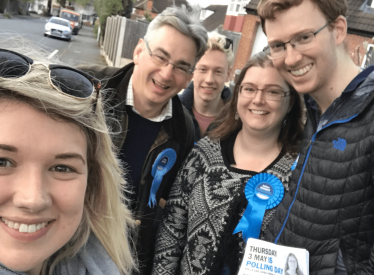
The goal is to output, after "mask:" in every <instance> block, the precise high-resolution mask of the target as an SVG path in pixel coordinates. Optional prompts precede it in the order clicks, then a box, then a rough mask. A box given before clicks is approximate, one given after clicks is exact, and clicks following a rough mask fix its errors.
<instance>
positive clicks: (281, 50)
mask: <svg viewBox="0 0 374 275" xmlns="http://www.w3.org/2000/svg"><path fill="white" fill-rule="evenodd" d="M330 23H331V21H329V22H327V23H326V25H324V26H323V27H322V28H320V29H319V30H317V31H315V32H305V33H302V34H299V35H296V36H295V37H294V38H292V39H291V40H290V41H288V42H285V43H283V42H274V43H270V44H269V45H268V46H266V47H265V48H264V49H263V51H264V52H265V53H266V54H267V56H268V57H269V58H270V59H277V58H281V57H283V56H285V55H286V44H288V43H290V44H291V46H292V47H293V48H294V49H295V50H297V51H299V52H302V51H306V50H309V49H310V48H312V47H313V46H314V43H313V42H314V41H315V38H316V35H317V34H318V33H319V32H320V31H322V30H323V29H324V28H326V27H327V26H328V25H329V24H330Z"/></svg>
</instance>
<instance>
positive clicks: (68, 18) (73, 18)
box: [61, 12, 79, 22]
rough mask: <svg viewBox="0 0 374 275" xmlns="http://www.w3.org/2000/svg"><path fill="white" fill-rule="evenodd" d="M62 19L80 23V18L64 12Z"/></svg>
mask: <svg viewBox="0 0 374 275" xmlns="http://www.w3.org/2000/svg"><path fill="white" fill-rule="evenodd" d="M61 18H64V19H67V20H69V21H74V22H78V20H79V16H78V15H76V14H72V13H68V12H62V13H61Z"/></svg>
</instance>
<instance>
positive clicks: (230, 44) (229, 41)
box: [223, 37, 234, 50]
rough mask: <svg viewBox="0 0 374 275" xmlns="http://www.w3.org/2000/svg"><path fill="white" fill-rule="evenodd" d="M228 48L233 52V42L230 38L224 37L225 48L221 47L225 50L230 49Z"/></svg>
mask: <svg viewBox="0 0 374 275" xmlns="http://www.w3.org/2000/svg"><path fill="white" fill-rule="evenodd" d="M230 46H231V47H232V50H234V41H233V40H232V39H230V38H227V37H226V43H225V46H224V47H223V48H224V49H225V50H228V49H230Z"/></svg>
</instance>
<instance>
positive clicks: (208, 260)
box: [152, 137, 294, 275]
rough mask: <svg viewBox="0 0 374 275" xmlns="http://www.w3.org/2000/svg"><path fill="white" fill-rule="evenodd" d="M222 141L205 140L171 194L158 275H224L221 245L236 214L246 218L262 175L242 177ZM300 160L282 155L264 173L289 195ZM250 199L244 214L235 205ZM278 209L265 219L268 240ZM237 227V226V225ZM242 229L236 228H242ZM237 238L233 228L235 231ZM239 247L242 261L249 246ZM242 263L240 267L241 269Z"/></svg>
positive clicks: (157, 251)
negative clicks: (251, 186)
mask: <svg viewBox="0 0 374 275" xmlns="http://www.w3.org/2000/svg"><path fill="white" fill-rule="evenodd" d="M222 151H223V150H221V143H220V142H219V141H212V140H210V139H209V138H208V137H205V138H203V139H201V140H200V141H199V142H198V143H197V145H195V147H194V148H193V150H192V151H191V152H190V154H189V155H188V157H187V159H186V160H185V162H184V164H183V165H182V167H181V168H180V170H179V172H178V175H177V178H176V180H175V182H174V185H173V187H172V189H171V191H170V195H169V199H168V202H167V204H166V207H165V212H164V217H163V220H162V223H161V226H160V229H159V232H158V237H157V242H156V248H155V258H154V263H153V271H152V274H154V275H155V274H162V275H166V274H167V275H171V274H194V275H200V274H219V273H220V274H222V269H221V271H219V269H218V270H217V266H218V268H219V266H221V265H222V262H221V261H220V260H219V257H217V255H218V254H219V253H221V254H222V253H223V254H225V253H226V251H220V250H223V249H222V246H221V241H222V238H223V235H224V232H225V231H226V232H227V227H228V224H229V222H228V220H230V216H232V215H235V213H236V214H237V216H238V219H237V220H239V219H240V217H241V215H243V213H244V210H245V207H246V204H247V200H246V199H245V197H244V194H243V193H244V187H245V184H246V183H247V181H248V180H249V179H250V178H251V177H252V176H254V175H255V174H256V173H255V172H252V174H250V173H243V174H241V173H238V169H235V168H232V167H231V166H230V165H229V164H228V163H227V161H226V163H225V161H224V157H223V154H222ZM293 161H294V158H293V157H292V156H291V155H290V154H288V153H285V154H284V153H283V154H282V153H281V154H280V156H279V157H278V158H277V160H276V161H274V162H273V163H272V164H271V165H270V166H269V167H267V168H266V169H265V170H264V171H262V172H265V173H270V174H272V175H275V176H276V177H278V178H279V179H280V180H281V181H282V183H283V185H284V187H285V192H288V183H289V180H290V176H291V170H290V167H291V165H292V163H293ZM243 199H244V200H245V202H246V203H245V205H242V207H241V208H240V210H235V209H238V208H237V207H236V208H234V207H233V206H234V205H235V203H236V204H238V203H237V201H238V200H242V201H243ZM274 212H275V209H271V210H267V211H266V213H265V217H264V220H263V224H262V228H261V234H260V238H262V237H263V236H264V235H265V233H266V230H267V227H268V225H269V223H270V221H271V219H272V217H273V214H274ZM236 224H237V223H236ZM236 224H235V225H234V226H236ZM230 230H231V233H228V234H229V235H232V232H233V230H232V228H231V229H230ZM237 235H239V236H238V237H240V240H241V241H238V242H237V243H239V248H238V247H237V246H238V245H235V246H236V247H237V249H238V253H239V254H240V255H238V256H236V261H239V260H238V258H240V259H241V258H242V254H243V253H244V242H243V240H242V238H241V232H240V233H238V234H237ZM239 264H240V262H239V263H238V264H237V265H239Z"/></svg>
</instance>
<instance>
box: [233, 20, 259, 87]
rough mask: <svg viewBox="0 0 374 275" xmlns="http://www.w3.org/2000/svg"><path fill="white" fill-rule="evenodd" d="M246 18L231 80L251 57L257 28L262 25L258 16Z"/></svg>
mask: <svg viewBox="0 0 374 275" xmlns="http://www.w3.org/2000/svg"><path fill="white" fill-rule="evenodd" d="M243 17H244V23H243V29H242V37H241V39H240V43H239V48H238V52H237V54H236V57H235V62H234V67H233V71H232V74H231V78H230V79H231V80H232V79H233V77H234V72H235V70H236V69H242V68H243V67H244V65H245V63H247V61H248V59H249V58H250V57H251V53H252V48H253V45H254V42H255V39H256V34H257V28H258V26H259V24H260V19H258V17H257V16H255V15H251V14H247V15H245V16H243Z"/></svg>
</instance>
